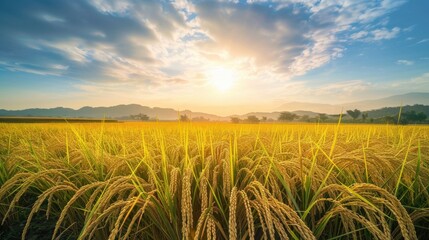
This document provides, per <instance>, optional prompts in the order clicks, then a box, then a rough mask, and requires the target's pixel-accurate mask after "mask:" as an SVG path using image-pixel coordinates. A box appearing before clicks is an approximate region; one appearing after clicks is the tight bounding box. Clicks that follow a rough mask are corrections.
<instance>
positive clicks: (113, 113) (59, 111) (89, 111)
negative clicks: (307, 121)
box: [0, 93, 429, 121]
mask: <svg viewBox="0 0 429 240" xmlns="http://www.w3.org/2000/svg"><path fill="white" fill-rule="evenodd" d="M414 104H421V105H429V93H408V94H403V95H395V96H390V97H387V98H380V99H375V100H365V101H360V102H353V103H346V104H338V105H330V104H318V103H303V102H289V103H285V104H283V105H282V106H280V107H279V108H278V110H279V111H275V112H250V113H247V114H243V115H231V116H218V115H214V114H209V113H203V112H193V111H190V110H185V111H180V112H178V111H177V110H175V109H172V108H159V107H153V108H151V107H147V106H142V105H139V104H128V105H117V106H111V107H82V108H80V109H77V110H75V109H72V108H63V107H57V108H49V109H46V108H45V109H44V108H31V109H24V110H5V109H0V116H22V117H24V116H32V117H69V118H71V117H73V118H76V117H77V118H79V117H83V118H111V119H122V120H127V119H131V115H138V114H146V115H147V116H149V117H150V118H156V119H159V120H177V119H178V116H179V115H184V114H186V115H187V116H188V117H189V118H191V119H192V118H200V119H201V118H204V119H209V120H212V121H229V120H230V118H231V117H238V118H242V119H243V118H247V116H250V115H254V116H256V117H258V118H262V117H266V118H268V119H270V118H271V119H277V118H278V116H279V115H280V113H281V112H282V111H289V112H293V113H295V114H297V115H300V116H303V115H307V116H309V117H314V116H317V115H318V113H327V114H339V113H340V112H341V110H343V112H345V111H346V110H348V109H355V108H357V109H360V110H361V111H368V110H374V109H380V108H387V107H398V106H405V105H414ZM392 111H393V110H392ZM371 115H377V114H376V113H374V112H371Z"/></svg>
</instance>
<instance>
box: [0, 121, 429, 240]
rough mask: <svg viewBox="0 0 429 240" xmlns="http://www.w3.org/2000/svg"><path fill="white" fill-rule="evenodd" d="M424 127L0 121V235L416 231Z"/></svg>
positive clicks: (422, 188)
mask: <svg viewBox="0 0 429 240" xmlns="http://www.w3.org/2000/svg"><path fill="white" fill-rule="evenodd" d="M428 158H429V127H428V126H422V125H420V126H412V125H410V126H395V125H369V124H368V125H367V124H360V125H353V124H349V125H347V124H300V123H296V124H228V123H159V122H154V123H85V124H82V123H73V124H67V123H55V124H53V123H39V124H27V123H20V124H14V123H0V186H1V188H0V221H2V225H1V226H0V238H1V239H14V238H16V237H18V238H23V239H36V238H37V239H45V238H46V239H51V238H52V239H57V238H59V239H77V238H80V239H423V238H424V237H425V236H427V235H428V234H429V228H428V226H429V193H428V190H429V165H428V164H429V163H428V160H429V159H428Z"/></svg>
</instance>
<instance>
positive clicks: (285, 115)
mask: <svg viewBox="0 0 429 240" xmlns="http://www.w3.org/2000/svg"><path fill="white" fill-rule="evenodd" d="M296 118H298V115H296V114H295V113H291V112H282V113H280V116H279V118H278V120H279V121H282V122H285V121H293V120H294V119H296Z"/></svg>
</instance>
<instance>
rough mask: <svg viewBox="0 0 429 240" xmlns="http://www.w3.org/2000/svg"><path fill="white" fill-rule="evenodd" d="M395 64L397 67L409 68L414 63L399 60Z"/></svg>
mask: <svg viewBox="0 0 429 240" xmlns="http://www.w3.org/2000/svg"><path fill="white" fill-rule="evenodd" d="M396 64H398V65H406V66H411V65H414V62H413V61H410V60H404V59H400V60H398V61H396Z"/></svg>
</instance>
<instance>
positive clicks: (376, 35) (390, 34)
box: [370, 27, 401, 41]
mask: <svg viewBox="0 0 429 240" xmlns="http://www.w3.org/2000/svg"><path fill="white" fill-rule="evenodd" d="M400 31H401V29H400V28H398V27H394V28H392V29H391V30H389V29H387V28H382V29H376V30H373V31H372V32H371V35H372V37H371V38H370V39H372V40H375V41H380V40H386V39H392V38H395V37H396V36H398V34H399V32H400Z"/></svg>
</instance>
